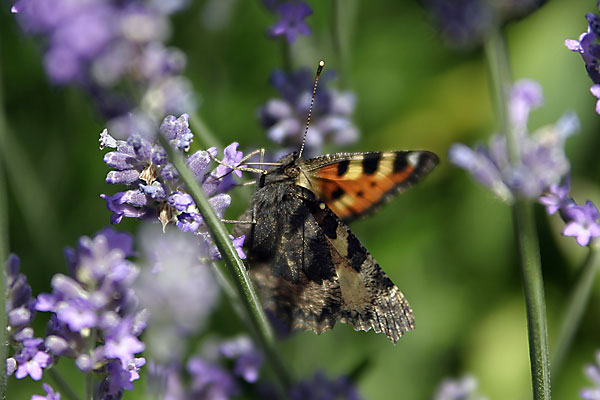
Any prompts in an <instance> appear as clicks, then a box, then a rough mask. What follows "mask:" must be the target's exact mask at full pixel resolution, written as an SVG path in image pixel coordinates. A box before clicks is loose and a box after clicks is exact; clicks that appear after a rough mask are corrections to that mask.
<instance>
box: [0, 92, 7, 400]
mask: <svg viewBox="0 0 600 400" xmlns="http://www.w3.org/2000/svg"><path fill="white" fill-rule="evenodd" d="M5 134H6V120H5V118H4V102H3V101H2V82H0V137H2V136H5ZM4 167H5V160H4V158H3V157H2V154H1V153H0V266H1V268H2V271H0V399H2V400H4V399H6V361H5V360H6V359H7V358H8V330H7V329H6V327H7V324H8V317H7V315H6V306H5V303H6V295H5V293H6V273H5V272H4V268H5V267H4V265H5V263H6V260H7V259H8V213H7V198H6V193H7V190H6V189H7V188H6V179H5V175H4Z"/></svg>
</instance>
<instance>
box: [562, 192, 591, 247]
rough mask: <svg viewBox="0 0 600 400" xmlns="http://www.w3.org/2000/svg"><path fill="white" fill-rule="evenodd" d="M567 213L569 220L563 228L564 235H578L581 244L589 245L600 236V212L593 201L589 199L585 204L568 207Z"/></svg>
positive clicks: (578, 241)
mask: <svg viewBox="0 0 600 400" xmlns="http://www.w3.org/2000/svg"><path fill="white" fill-rule="evenodd" d="M565 215H566V218H567V220H568V221H569V222H568V223H567V225H566V226H565V229H564V230H563V235H565V236H574V237H576V238H577V243H578V244H579V245H580V246H587V245H588V244H589V243H590V241H591V240H592V239H593V238H596V237H598V236H600V226H599V225H598V217H600V214H599V213H598V209H597V208H596V206H595V205H594V203H592V202H591V201H587V202H586V203H585V206H577V205H575V206H571V207H568V208H567V209H566V210H565Z"/></svg>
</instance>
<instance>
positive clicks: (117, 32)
mask: <svg viewBox="0 0 600 400" xmlns="http://www.w3.org/2000/svg"><path fill="white" fill-rule="evenodd" d="M185 3H186V1H181V0H176V1H169V2H160V1H155V0H152V1H136V0H126V1H118V0H94V1H71V0H55V1H49V0H18V1H17V2H16V3H15V4H14V6H13V7H12V12H13V13H15V14H16V17H17V19H18V21H19V22H20V24H21V26H22V27H23V30H24V31H25V32H26V33H29V34H33V35H36V36H38V37H39V38H40V39H44V43H45V44H46V46H45V54H44V66H45V68H46V72H47V74H48V76H49V78H50V80H51V81H52V82H53V83H55V84H58V85H66V84H76V85H78V86H80V87H82V88H84V89H85V90H87V91H88V92H89V93H90V94H91V95H92V97H93V98H94V99H95V101H96V103H97V105H98V107H99V108H100V111H101V112H102V113H103V114H105V115H106V116H108V117H110V118H114V119H113V121H112V122H111V123H110V124H111V126H113V127H116V126H118V125H119V121H121V120H123V119H124V118H125V119H126V118H128V115H129V113H130V112H131V113H133V114H134V115H137V118H139V119H142V120H143V119H146V120H150V121H156V120H158V119H159V118H162V117H163V116H164V115H165V114H167V113H181V112H183V111H192V110H193V109H194V108H195V103H196V101H195V99H194V95H193V93H192V89H191V85H190V83H189V82H188V81H187V80H186V79H185V78H184V77H182V76H181V75H180V74H181V72H182V70H183V69H184V67H185V63H186V60H185V56H184V54H183V53H182V52H181V51H180V50H178V49H173V48H167V47H166V46H165V44H164V42H165V41H166V40H167V38H168V36H169V32H170V24H169V20H168V16H169V14H170V13H173V12H175V11H177V10H178V9H179V8H181V7H182V6H183V5H185ZM125 88H133V90H129V89H125ZM133 93H139V94H140V97H139V98H134V95H133ZM113 133H116V134H117V135H121V134H122V133H123V132H121V131H120V130H119V129H117V128H113ZM120 137H124V136H120Z"/></svg>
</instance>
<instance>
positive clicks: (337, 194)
mask: <svg viewBox="0 0 600 400" xmlns="http://www.w3.org/2000/svg"><path fill="white" fill-rule="evenodd" d="M344 193H346V192H344V189H342V188H341V187H338V188H337V189H335V190H334V191H333V193H331V199H332V200H337V199H339V198H340V197H342V196H343V195H344Z"/></svg>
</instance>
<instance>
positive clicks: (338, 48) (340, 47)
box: [330, 0, 346, 86]
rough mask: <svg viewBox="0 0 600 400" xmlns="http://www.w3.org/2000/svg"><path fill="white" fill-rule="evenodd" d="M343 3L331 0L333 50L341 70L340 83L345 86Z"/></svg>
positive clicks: (338, 0)
mask: <svg viewBox="0 0 600 400" xmlns="http://www.w3.org/2000/svg"><path fill="white" fill-rule="evenodd" d="M341 7H342V5H341V4H340V0H332V2H331V24H330V26H331V39H332V42H333V52H334V54H335V58H336V62H337V64H338V70H339V71H340V83H341V85H342V86H344V78H345V75H346V74H344V71H343V70H342V68H343V67H345V66H346V62H345V61H346V60H345V51H344V50H345V48H344V42H343V41H342V31H341V29H342V21H341V20H342V14H341V12H342V9H341Z"/></svg>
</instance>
